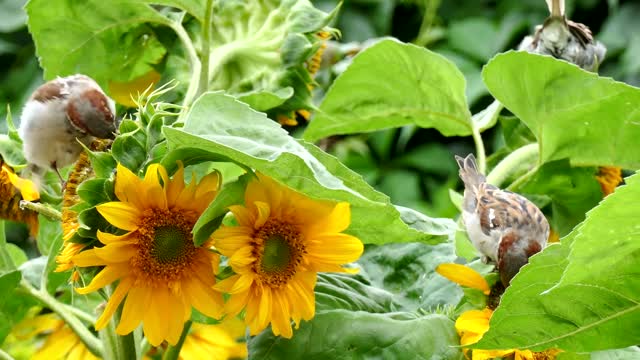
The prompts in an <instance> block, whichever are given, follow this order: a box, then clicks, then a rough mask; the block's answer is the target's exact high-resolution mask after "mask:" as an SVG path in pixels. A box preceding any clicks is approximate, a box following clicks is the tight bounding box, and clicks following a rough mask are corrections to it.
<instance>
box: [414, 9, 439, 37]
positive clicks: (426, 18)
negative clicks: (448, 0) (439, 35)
mask: <svg viewBox="0 0 640 360" xmlns="http://www.w3.org/2000/svg"><path fill="white" fill-rule="evenodd" d="M440 2H441V0H425V4H424V14H423V15H422V23H421V24H420V30H419V31H418V36H417V37H416V39H415V40H414V41H413V43H414V44H416V45H418V46H426V45H427V44H428V43H429V40H430V39H429V31H431V27H432V26H433V20H434V19H435V17H436V13H437V12H438V8H439V7H440Z"/></svg>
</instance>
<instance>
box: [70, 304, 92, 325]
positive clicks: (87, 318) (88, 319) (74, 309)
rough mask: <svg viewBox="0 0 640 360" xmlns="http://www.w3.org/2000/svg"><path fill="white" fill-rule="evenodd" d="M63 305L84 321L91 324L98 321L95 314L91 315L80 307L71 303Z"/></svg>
mask: <svg viewBox="0 0 640 360" xmlns="http://www.w3.org/2000/svg"><path fill="white" fill-rule="evenodd" d="M63 305H64V306H65V307H66V308H67V311H69V312H70V313H72V314H73V315H75V316H76V317H77V318H79V319H80V320H82V321H84V322H87V323H89V324H93V323H95V322H96V318H95V317H94V316H91V315H90V314H87V313H86V312H84V311H82V310H80V309H78V308H77V307H75V306H71V305H67V304H63Z"/></svg>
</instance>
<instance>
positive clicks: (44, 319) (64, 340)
mask: <svg viewBox="0 0 640 360" xmlns="http://www.w3.org/2000/svg"><path fill="white" fill-rule="evenodd" d="M12 334H13V335H14V336H15V337H16V338H17V339H22V340H26V339H33V337H34V336H36V335H38V334H46V340H45V342H44V344H43V345H42V347H40V348H39V349H38V350H37V351H36V352H35V354H34V355H33V356H32V357H31V359H32V360H52V359H53V360H58V359H60V360H62V359H68V360H97V359H98V358H97V357H96V356H95V355H93V354H92V353H91V352H90V351H89V349H87V347H86V346H85V345H84V343H83V342H82V341H81V340H80V338H79V337H78V335H76V333H74V332H73V331H72V330H71V329H70V328H69V327H68V326H66V324H65V323H64V321H62V320H61V319H60V318H58V316H57V315H56V314H54V313H49V314H45V315H39V316H36V317H33V318H27V319H25V320H23V321H21V322H20V323H19V324H17V325H16V326H15V327H14V328H13V330H12Z"/></svg>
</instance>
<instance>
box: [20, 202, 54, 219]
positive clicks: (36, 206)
mask: <svg viewBox="0 0 640 360" xmlns="http://www.w3.org/2000/svg"><path fill="white" fill-rule="evenodd" d="M20 208H21V209H28V210H31V211H35V212H37V213H38V214H41V215H44V216H46V217H47V218H48V219H50V220H53V221H62V214H61V213H60V211H58V210H56V209H54V208H52V207H51V206H48V205H44V204H41V203H34V202H31V201H25V200H20Z"/></svg>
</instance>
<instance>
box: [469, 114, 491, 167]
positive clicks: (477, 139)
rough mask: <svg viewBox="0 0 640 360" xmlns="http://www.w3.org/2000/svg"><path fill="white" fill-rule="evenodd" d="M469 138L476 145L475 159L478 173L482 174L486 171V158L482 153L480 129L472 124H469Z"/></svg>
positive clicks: (482, 145) (482, 143)
mask: <svg viewBox="0 0 640 360" xmlns="http://www.w3.org/2000/svg"><path fill="white" fill-rule="evenodd" d="M471 136H472V137H473V142H474V143H475V144H476V159H477V161H478V171H479V172H480V173H481V174H484V173H485V171H486V169H487V157H486V155H485V152H484V142H483V141H482V136H481V135H480V129H479V128H478V127H477V126H476V125H475V124H473V123H472V124H471Z"/></svg>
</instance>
